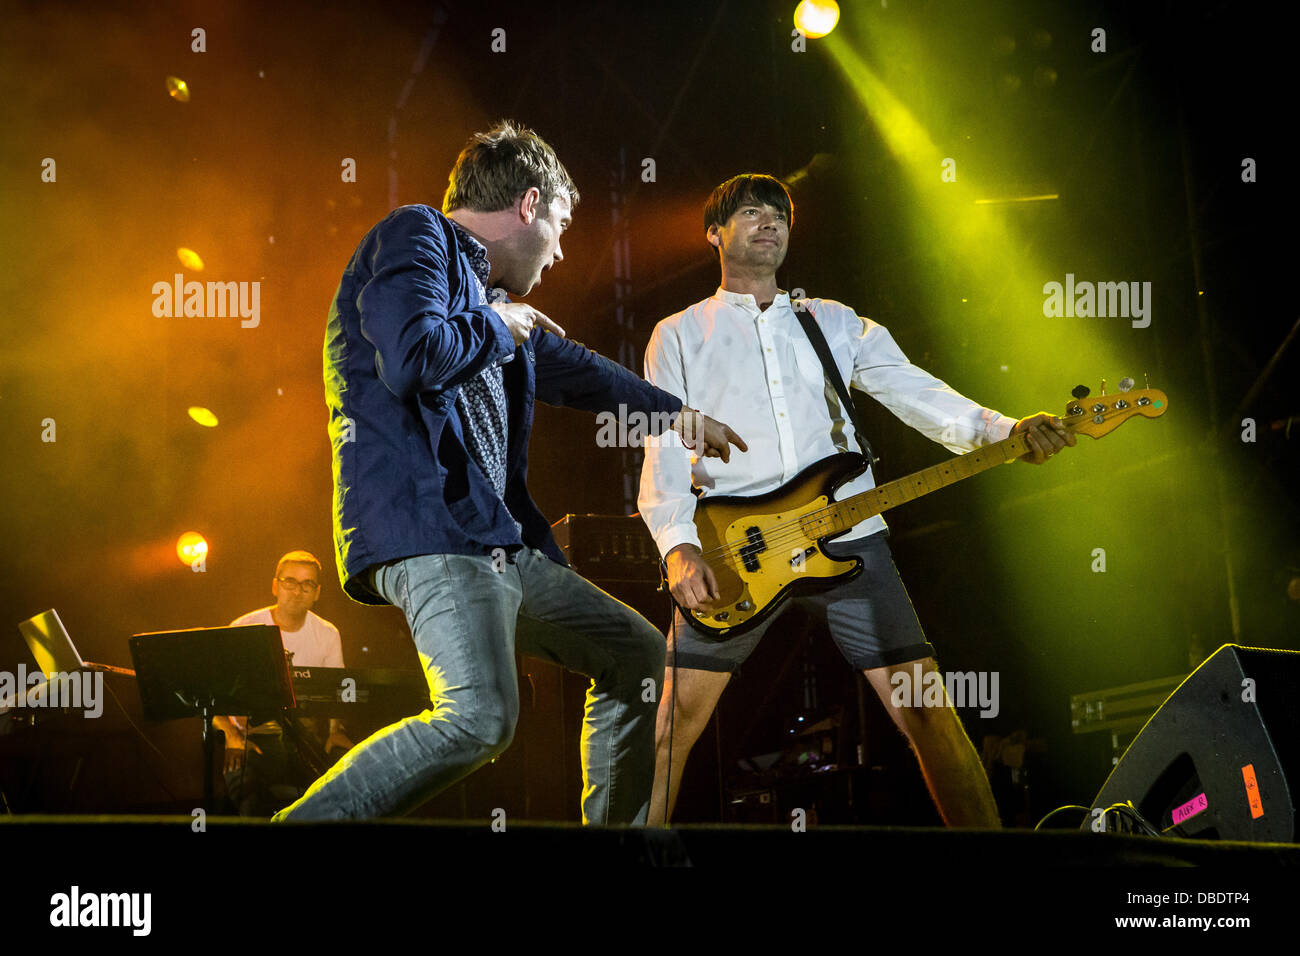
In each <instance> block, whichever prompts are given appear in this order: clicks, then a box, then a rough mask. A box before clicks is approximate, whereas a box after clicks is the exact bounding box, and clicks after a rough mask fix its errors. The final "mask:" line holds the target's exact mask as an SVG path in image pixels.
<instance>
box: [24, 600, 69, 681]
mask: <svg viewBox="0 0 1300 956" xmlns="http://www.w3.org/2000/svg"><path fill="white" fill-rule="evenodd" d="M18 630H19V631H21V632H22V635H23V640H24V641H26V642H27V646H28V647H29V648H30V649H31V652H32V656H33V657H35V658H36V666H37V667H39V668H40V669H41V672H42V673H44V674H45V676H46V677H47V678H50V677H53V676H54V673H55V672H56V671H58V672H61V673H64V674H71V673H74V672H76V671H78V670H80V669H81V666H82V661H81V655H80V654H79V653H77V649H76V647H74V646H73V644H72V638H70V637H69V636H68V631H67V629H66V628H65V627H64V626H63V622H62V621H60V620H59V612H58V611H56V610H54V609H53V608H50V610H48V611H42V612H41V613H40V614H37V615H36V616H35V617H33V618H29V619H28V620H26V621H23V622H22V623H21V624H19V625H18Z"/></svg>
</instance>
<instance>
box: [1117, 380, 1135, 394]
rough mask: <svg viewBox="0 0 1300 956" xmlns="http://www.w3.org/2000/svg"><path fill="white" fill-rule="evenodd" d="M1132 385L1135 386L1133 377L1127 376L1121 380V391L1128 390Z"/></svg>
mask: <svg viewBox="0 0 1300 956" xmlns="http://www.w3.org/2000/svg"><path fill="white" fill-rule="evenodd" d="M1132 387H1133V379H1131V378H1127V377H1125V378H1121V379H1120V380H1119V390H1120V391H1121V392H1127V391H1128V390H1129V389H1130V388H1132Z"/></svg>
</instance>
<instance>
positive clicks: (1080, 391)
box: [1070, 385, 1092, 401]
mask: <svg viewBox="0 0 1300 956" xmlns="http://www.w3.org/2000/svg"><path fill="white" fill-rule="evenodd" d="M1091 393H1092V389H1090V388H1088V386H1087V385H1076V386H1074V388H1072V389H1071V390H1070V394H1071V395H1073V396H1074V397H1075V398H1077V399H1079V400H1080V401H1082V400H1083V399H1085V398H1087V397H1088V396H1089V395H1090V394H1091Z"/></svg>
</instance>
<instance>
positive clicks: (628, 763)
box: [272, 548, 665, 824]
mask: <svg viewBox="0 0 1300 956" xmlns="http://www.w3.org/2000/svg"><path fill="white" fill-rule="evenodd" d="M370 573H371V575H372V577H371V580H372V582H373V586H374V588H375V590H376V591H377V592H378V593H379V594H381V595H383V596H384V598H386V599H387V600H388V601H389V602H391V603H392V604H393V605H394V606H396V607H398V608H400V609H401V610H402V611H403V612H404V613H405V614H406V620H407V623H408V624H409V625H410V628H411V634H412V636H413V638H414V639H415V646H416V649H417V650H418V651H419V653H420V663H421V664H422V666H423V667H424V673H425V677H426V679H427V680H428V682H429V696H430V702H431V705H432V706H431V707H430V709H428V710H425V711H424V712H423V713H421V714H417V715H416V716H414V717H408V718H406V719H405V720H402V721H399V722H398V723H396V724H393V725H391V726H389V727H385V728H384V729H383V730H380V731H377V732H376V733H374V734H372V735H371V736H370V737H368V738H367V739H366V740H364V741H362V742H361V743H360V744H358V745H357V746H356V747H354V748H353V749H352V750H351V751H349V752H348V754H347V755H346V756H345V757H344V758H343V759H342V760H340V761H339V762H338V763H337V764H335V765H334V767H333V768H332V769H331V770H330V771H329V772H328V773H327V774H325V776H323V777H321V778H320V779H319V780H317V781H316V782H315V783H314V784H312V786H311V787H310V789H308V790H307V792H306V793H305V794H304V795H303V796H302V798H301V799H299V800H298V801H297V802H295V803H294V804H292V805H291V806H288V807H286V808H285V809H283V810H281V811H280V812H279V813H277V814H276V815H275V816H274V817H273V818H272V819H274V820H277V821H279V820H335V819H344V818H346V819H363V818H369V817H384V816H395V815H400V814H404V813H408V812H410V811H411V810H414V809H415V808H416V807H418V806H419V805H420V804H422V803H424V802H425V801H426V800H428V799H429V798H430V797H433V796H434V795H435V794H437V793H439V792H441V791H442V790H445V789H446V788H447V787H449V786H451V785H452V784H453V783H455V782H456V781H458V780H460V779H461V778H463V777H465V776H467V775H468V774H470V773H472V772H473V771H474V770H476V769H477V768H479V767H481V766H482V765H483V764H485V763H487V762H488V761H489V760H491V759H492V758H493V757H495V756H497V755H498V754H500V753H502V752H503V751H504V750H505V749H506V748H507V747H508V746H510V741H511V740H512V739H513V738H514V732H515V722H516V720H517V719H518V717H519V685H518V677H517V675H516V673H515V651H516V650H518V651H520V652H522V653H524V654H528V655H531V656H533V657H540V658H543V659H545V660H549V661H554V662H556V663H558V664H560V665H562V666H564V667H566V668H568V669H569V670H572V671H576V672H577V673H579V674H585V675H587V676H588V677H590V678H591V685H590V687H588V689H587V703H586V711H585V720H584V726H583V732H582V776H583V789H582V820H583V823H587V824H591V823H600V824H644V823H645V821H646V813H647V811H648V809H649V802H650V788H651V785H652V783H653V778H654V732H655V713H656V710H657V708H658V704H657V701H658V698H659V689H660V688H661V687H662V686H663V676H664V651H665V642H664V636H663V635H662V634H661V633H659V631H658V630H656V629H655V627H654V626H653V625H652V624H651V623H650V622H649V621H647V620H646V619H645V618H643V617H642V616H641V615H640V614H638V613H637V612H636V611H634V610H632V608H630V607H628V606H627V605H625V604H622V603H621V602H619V601H617V600H615V599H614V598H612V597H610V596H609V595H608V594H606V593H605V592H604V591H602V590H600V589H599V588H598V587H596V586H595V585H594V584H592V583H591V582H589V581H586V580H584V579H583V578H582V577H580V576H579V575H578V574H577V573H576V572H574V571H572V570H571V569H569V568H565V567H562V566H560V565H558V564H556V563H555V562H554V561H551V560H550V559H549V558H547V557H546V556H545V555H544V554H542V553H541V552H540V551H537V550H534V549H529V548H525V549H524V550H522V551H519V552H518V553H517V555H516V556H515V561H514V562H513V563H510V562H505V561H502V560H498V561H495V562H494V561H493V559H492V558H491V557H489V556H481V557H480V556H471V555H459V554H431V555H421V556H418V557H413V558H404V559H401V560H398V561H392V562H389V563H388V564H384V565H379V566H377V567H375V568H374V569H372V571H371V572H370ZM505 809H506V812H507V816H508V815H509V808H505Z"/></svg>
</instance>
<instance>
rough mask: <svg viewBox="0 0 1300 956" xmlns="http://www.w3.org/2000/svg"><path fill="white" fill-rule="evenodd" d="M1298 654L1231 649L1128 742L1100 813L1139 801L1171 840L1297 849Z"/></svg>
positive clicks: (1097, 804) (1100, 798)
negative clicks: (1278, 845) (1287, 845)
mask: <svg viewBox="0 0 1300 956" xmlns="http://www.w3.org/2000/svg"><path fill="white" fill-rule="evenodd" d="M1298 751H1300V652H1296V651H1277V650H1266V649H1264V648H1258V647H1239V646H1238V645H1236V644H1225V645H1224V646H1223V647H1221V648H1219V649H1218V650H1217V651H1215V652H1214V653H1213V654H1212V655H1210V656H1209V657H1208V658H1206V659H1205V661H1204V663H1202V664H1201V666H1200V667H1198V668H1197V669H1196V670H1195V671H1193V672H1192V673H1191V674H1190V675H1188V677H1187V679H1186V680H1185V681H1183V683H1182V684H1180V685H1179V687H1178V689H1177V690H1175V691H1174V692H1173V693H1172V694H1171V695H1169V698H1168V700H1166V701H1165V702H1164V703H1163V704H1162V705H1161V706H1160V709H1159V710H1157V711H1156V712H1155V714H1154V715H1153V716H1152V717H1151V719H1150V720H1149V721H1147V724H1146V726H1145V727H1143V728H1142V731H1141V733H1139V734H1138V736H1137V737H1136V738H1135V739H1134V741H1133V743H1132V744H1130V745H1129V748H1128V750H1126V751H1125V752H1124V756H1123V757H1121V758H1120V761H1119V763H1118V764H1117V765H1116V767H1115V769H1114V771H1113V772H1112V773H1111V775H1110V777H1109V778H1108V779H1107V780H1106V783H1105V785H1104V786H1103V787H1102V788H1101V792H1100V793H1098V794H1097V799H1096V800H1094V801H1093V805H1092V808H1091V811H1090V812H1089V815H1088V819H1087V820H1086V821H1085V822H1084V825H1083V826H1084V828H1088V827H1090V826H1091V825H1092V823H1093V820H1094V819H1095V818H1096V817H1097V814H1096V812H1095V811H1096V810H1097V808H1101V809H1103V810H1104V809H1105V808H1107V807H1110V806H1113V805H1114V804H1117V803H1124V802H1126V801H1132V803H1133V805H1134V806H1135V807H1137V809H1138V810H1139V811H1140V812H1141V813H1142V815H1143V816H1144V817H1146V819H1147V820H1148V821H1149V822H1151V823H1152V824H1154V825H1156V826H1157V827H1158V828H1159V829H1160V830H1161V831H1162V832H1164V833H1165V834H1166V835H1170V836H1183V837H1194V838H1198V839H1209V840H1215V839H1219V840H1249V841H1264V842H1277V843H1294V842H1296V797H1297V794H1296V788H1297V786H1300V763H1297V761H1298V760H1300V752H1298Z"/></svg>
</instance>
